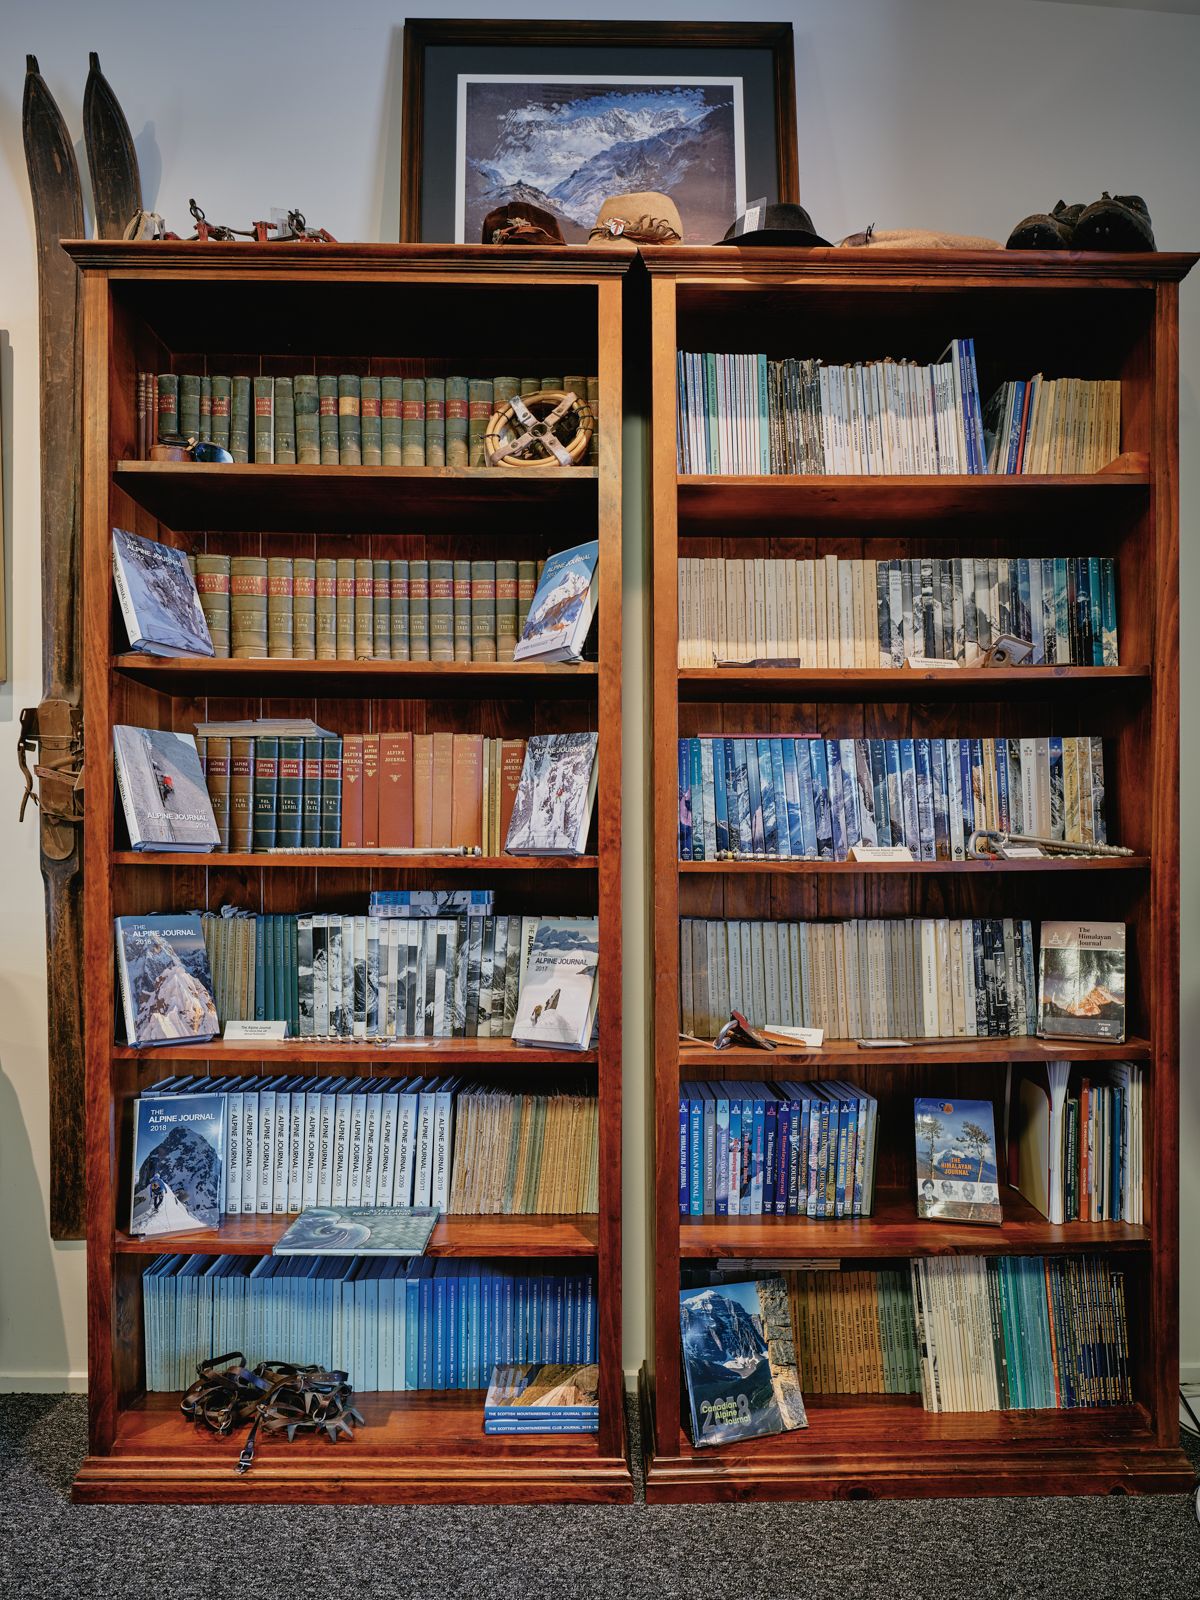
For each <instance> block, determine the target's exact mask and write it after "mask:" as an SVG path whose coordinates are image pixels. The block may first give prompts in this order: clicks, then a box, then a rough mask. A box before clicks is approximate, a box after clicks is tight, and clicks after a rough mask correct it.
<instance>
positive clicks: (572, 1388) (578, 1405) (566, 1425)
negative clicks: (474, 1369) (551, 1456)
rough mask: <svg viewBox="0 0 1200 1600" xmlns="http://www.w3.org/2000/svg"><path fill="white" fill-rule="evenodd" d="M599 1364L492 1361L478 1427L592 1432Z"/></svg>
mask: <svg viewBox="0 0 1200 1600" xmlns="http://www.w3.org/2000/svg"><path fill="white" fill-rule="evenodd" d="M599 1426H600V1368H599V1367H598V1366H597V1365H596V1364H595V1362H592V1363H591V1365H589V1366H552V1365H550V1364H549V1363H548V1362H533V1363H523V1364H519V1365H508V1366H496V1367H493V1368H492V1378H491V1382H490V1383H489V1385H488V1392H487V1396H486V1398H485V1400H484V1402H483V1431H484V1433H595V1432H596V1431H597V1430H598V1428H599Z"/></svg>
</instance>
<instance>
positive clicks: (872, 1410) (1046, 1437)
mask: <svg viewBox="0 0 1200 1600" xmlns="http://www.w3.org/2000/svg"><path fill="white" fill-rule="evenodd" d="M640 1388H641V1397H642V1415H643V1424H642V1434H643V1437H644V1438H646V1439H647V1440H648V1441H651V1444H650V1454H649V1459H648V1460H647V1463H646V1499H647V1500H648V1501H649V1502H650V1503H651V1504H657V1505H669V1504H676V1505H678V1504H685V1503H688V1502H692V1501H718V1500H720V1501H743V1502H744V1501H746V1500H748V1499H754V1500H817V1499H839V1500H874V1499H886V1498H892V1497H896V1498H901V1499H919V1498H925V1497H931V1496H935V1495H936V1496H948V1497H951V1498H958V1497H961V1496H963V1495H1014V1494H1030V1495H1045V1494H1047V1493H1049V1492H1051V1490H1053V1492H1055V1493H1075V1494H1138V1493H1143V1494H1151V1493H1172V1492H1181V1491H1183V1490H1187V1489H1190V1488H1191V1487H1192V1485H1193V1483H1194V1481H1195V1477H1194V1474H1193V1472H1192V1470H1191V1468H1190V1465H1189V1463H1188V1460H1187V1457H1186V1456H1185V1455H1184V1454H1183V1452H1182V1451H1181V1450H1180V1449H1179V1447H1178V1445H1175V1446H1174V1447H1164V1446H1163V1445H1162V1443H1161V1441H1160V1440H1158V1439H1157V1437H1156V1435H1155V1433H1154V1430H1153V1429H1152V1428H1151V1426H1150V1418H1149V1415H1148V1413H1147V1411H1146V1409H1145V1407H1144V1406H1140V1405H1133V1406H1103V1407H1096V1408H1094V1409H1089V1410H1078V1411H987V1412H976V1411H972V1412H948V1413H933V1412H928V1411H925V1410H924V1409H923V1408H922V1405H921V1399H920V1396H919V1395H858V1394H849V1395H812V1396H809V1395H806V1396H805V1402H804V1403H805V1410H806V1411H807V1413H808V1427H807V1428H799V1429H796V1430H794V1431H793V1432H790V1433H779V1434H773V1435H769V1436H768V1437H766V1438H762V1439H750V1440H747V1441H746V1442H745V1443H742V1444H732V1445H725V1446H723V1447H722V1448H721V1449H720V1450H713V1449H699V1450H697V1449H696V1448H695V1447H694V1446H693V1445H692V1443H691V1441H690V1440H689V1439H688V1438H687V1436H686V1434H684V1433H683V1432H682V1431H679V1432H678V1433H677V1434H675V1435H673V1436H672V1438H671V1439H670V1441H669V1442H668V1443H667V1444H666V1447H665V1448H662V1447H661V1445H660V1443H659V1442H657V1441H656V1435H655V1431H654V1408H653V1399H652V1394H651V1388H650V1384H649V1382H648V1380H647V1378H646V1376H645V1373H643V1374H642V1381H641V1386H640Z"/></svg>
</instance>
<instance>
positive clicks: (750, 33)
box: [400, 18, 798, 244]
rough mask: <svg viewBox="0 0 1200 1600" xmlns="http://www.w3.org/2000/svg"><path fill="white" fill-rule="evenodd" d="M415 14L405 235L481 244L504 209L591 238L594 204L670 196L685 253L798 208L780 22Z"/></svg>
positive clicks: (409, 33)
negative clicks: (762, 211) (529, 207)
mask: <svg viewBox="0 0 1200 1600" xmlns="http://www.w3.org/2000/svg"><path fill="white" fill-rule="evenodd" d="M516 32H517V30H516V29H515V28H514V26H513V25H512V24H510V23H508V22H490V21H466V20H463V21H459V20H451V21H446V20H435V19H424V18H422V19H418V20H410V21H407V22H406V23H405V26H404V122H403V148H402V151H401V163H400V168H401V173H402V174H403V176H402V184H403V189H402V192H401V196H400V238H401V239H402V240H405V241H416V240H425V241H428V242H440V243H459V244H461V243H468V244H477V243H479V241H480V236H481V231H482V222H483V218H484V217H485V216H486V215H487V213H488V212H489V211H490V210H492V209H493V208H494V207H496V206H500V205H504V204H505V203H506V202H508V201H513V200H527V201H531V202H532V203H533V204H534V205H537V206H540V207H542V209H543V210H546V211H549V212H550V213H551V214H552V215H553V216H554V217H555V218H556V219H557V221H558V224H559V227H560V229H561V230H562V235H563V238H564V240H565V241H566V242H567V243H568V244H582V243H585V242H586V240H587V238H588V234H589V232H590V230H591V228H592V227H593V225H594V224H595V221H596V217H597V215H598V213H599V211H600V207H601V204H602V203H603V201H604V200H605V199H607V198H608V197H610V196H612V195H618V194H627V193H632V192H638V191H643V190H658V191H661V192H663V193H665V194H669V195H670V196H671V198H672V199H673V200H674V201H675V204H676V206H677V207H678V209H679V212H680V215H681V217H682V219H683V236H684V243H685V244H713V243H715V242H716V240H718V239H720V238H721V237H722V235H723V234H724V233H725V230H726V229H727V228H728V227H729V225H730V223H731V222H732V221H733V219H734V218H735V217H736V216H737V215H739V213H740V212H742V211H744V210H745V208H746V206H747V205H749V204H753V203H754V201H756V200H760V199H766V200H792V201H794V200H796V199H797V198H798V180H797V160H796V92H795V70H794V57H793V48H792V28H791V24H790V23H746V24H738V23H713V24H702V23H699V24H698V23H669V22H662V23H660V22H650V23H635V24H628V23H607V22H594V23H574V22H546V23H541V22H524V21H523V22H521V24H520V25H519V42H515V41H514V34H515V33H516Z"/></svg>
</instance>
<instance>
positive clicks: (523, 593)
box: [517, 561, 537, 639]
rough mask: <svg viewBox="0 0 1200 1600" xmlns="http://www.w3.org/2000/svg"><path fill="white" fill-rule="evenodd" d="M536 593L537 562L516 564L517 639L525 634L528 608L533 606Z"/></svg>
mask: <svg viewBox="0 0 1200 1600" xmlns="http://www.w3.org/2000/svg"><path fill="white" fill-rule="evenodd" d="M536 593H537V562H536V561H519V562H518V563H517V638H518V639H519V638H520V637H521V635H522V634H523V633H524V632H525V621H526V618H527V617H528V616H529V608H530V606H531V605H532V604H533V597H534V595H535V594H536Z"/></svg>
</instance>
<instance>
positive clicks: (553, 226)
mask: <svg viewBox="0 0 1200 1600" xmlns="http://www.w3.org/2000/svg"><path fill="white" fill-rule="evenodd" d="M483 243H484V244H562V243H563V236H562V229H561V228H560V227H559V225H558V219H557V218H556V217H555V216H553V215H552V214H551V213H550V212H549V211H543V210H542V208H541V206H534V205H530V203H529V202H528V201H527V200H511V201H510V202H509V203H508V205H505V206H497V207H496V209H495V210H494V211H489V212H488V214H487V216H486V217H484V219H483Z"/></svg>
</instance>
